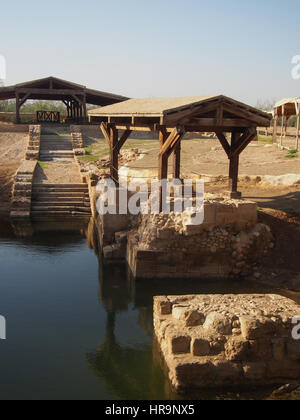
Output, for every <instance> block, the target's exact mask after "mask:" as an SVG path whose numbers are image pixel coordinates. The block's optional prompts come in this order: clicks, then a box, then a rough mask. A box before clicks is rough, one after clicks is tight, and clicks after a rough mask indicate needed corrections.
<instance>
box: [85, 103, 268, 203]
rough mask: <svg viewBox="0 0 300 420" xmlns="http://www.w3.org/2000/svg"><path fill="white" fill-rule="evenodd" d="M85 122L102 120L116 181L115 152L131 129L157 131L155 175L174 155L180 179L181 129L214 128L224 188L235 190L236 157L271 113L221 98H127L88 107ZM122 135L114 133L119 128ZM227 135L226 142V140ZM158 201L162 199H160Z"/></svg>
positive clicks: (163, 172)
mask: <svg viewBox="0 0 300 420" xmlns="http://www.w3.org/2000/svg"><path fill="white" fill-rule="evenodd" d="M89 118H90V120H92V121H93V120H94V121H99V122H101V129H102V132H103V134H104V136H105V138H106V140H107V142H108V145H109V147H110V154H111V178H112V179H113V180H115V181H116V182H117V183H118V181H119V174H118V155H119V153H120V150H121V148H122V147H123V145H124V144H125V142H126V141H127V139H128V138H129V136H130V135H131V133H132V132H133V131H148V132H158V133H159V142H160V152H159V157H158V158H159V163H158V178H159V179H160V180H161V179H166V178H167V177H168V160H169V157H170V156H171V155H173V177H174V178H176V179H179V178H180V158H181V141H182V139H183V137H184V135H185V134H186V133H203V132H214V133H215V134H216V136H217V137H218V139H219V141H220V143H221V145H222V147H223V148H224V150H225V152H226V154H227V157H228V159H229V161H230V170H229V189H230V194H231V196H232V197H236V196H240V194H239V193H238V191H237V186H238V170H239V156H240V154H241V153H242V151H243V150H244V149H245V148H246V147H247V146H248V145H249V143H250V142H251V141H253V140H254V139H255V138H256V137H257V132H256V129H257V127H258V126H260V127H268V126H269V125H270V121H271V119H272V117H271V116H270V115H268V114H266V113H265V112H262V111H260V110H258V109H256V108H252V107H250V106H248V105H245V104H243V103H240V102H237V101H235V100H233V99H230V98H227V97H225V96H207V97H193V98H177V99H176V98H161V99H160V98H156V99H131V100H128V101H125V102H122V103H119V104H115V105H111V106H107V107H104V108H99V109H95V110H91V111H89ZM120 130H121V131H123V134H121V135H119V131H120ZM227 133H230V140H228V138H227ZM161 199H162V198H161Z"/></svg>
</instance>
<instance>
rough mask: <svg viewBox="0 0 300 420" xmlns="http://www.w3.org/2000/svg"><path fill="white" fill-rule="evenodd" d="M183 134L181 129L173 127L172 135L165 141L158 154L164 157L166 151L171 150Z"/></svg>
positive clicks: (183, 131)
mask: <svg viewBox="0 0 300 420" xmlns="http://www.w3.org/2000/svg"><path fill="white" fill-rule="evenodd" d="M184 134H185V130H184V128H183V127H175V128H174V129H173V131H172V133H171V134H170V135H169V137H168V139H167V140H166V141H165V143H164V145H163V147H162V149H161V150H160V154H162V155H164V154H165V153H166V152H168V150H170V149H172V147H173V146H175V145H176V143H177V142H178V138H179V137H180V136H182V135H184Z"/></svg>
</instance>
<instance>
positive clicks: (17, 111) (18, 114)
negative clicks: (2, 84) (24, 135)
mask: <svg viewBox="0 0 300 420" xmlns="http://www.w3.org/2000/svg"><path fill="white" fill-rule="evenodd" d="M20 122H21V119H20V95H19V92H18V91H17V92H16V123H17V124H20Z"/></svg>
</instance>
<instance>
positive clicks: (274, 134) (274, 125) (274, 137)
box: [272, 113, 278, 143]
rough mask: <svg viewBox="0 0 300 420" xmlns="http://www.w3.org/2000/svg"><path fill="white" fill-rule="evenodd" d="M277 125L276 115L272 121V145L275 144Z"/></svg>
mask: <svg viewBox="0 0 300 420" xmlns="http://www.w3.org/2000/svg"><path fill="white" fill-rule="evenodd" d="M277 124H278V115H277V113H276V114H275V115H274V121H273V136H272V141H273V143H277Z"/></svg>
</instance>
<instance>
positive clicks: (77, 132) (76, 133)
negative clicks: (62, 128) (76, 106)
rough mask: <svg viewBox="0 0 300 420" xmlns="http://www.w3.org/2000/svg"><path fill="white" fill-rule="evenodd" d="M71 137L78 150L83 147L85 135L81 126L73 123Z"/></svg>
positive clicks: (74, 146)
mask: <svg viewBox="0 0 300 420" xmlns="http://www.w3.org/2000/svg"><path fill="white" fill-rule="evenodd" d="M70 131H71V137H72V144H73V149H74V150H75V151H76V150H77V149H82V148H83V136H82V131H81V128H80V127H79V126H76V125H71V126H70Z"/></svg>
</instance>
